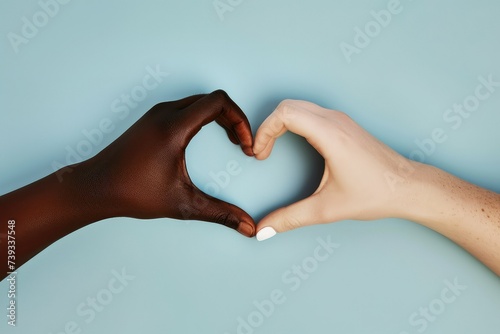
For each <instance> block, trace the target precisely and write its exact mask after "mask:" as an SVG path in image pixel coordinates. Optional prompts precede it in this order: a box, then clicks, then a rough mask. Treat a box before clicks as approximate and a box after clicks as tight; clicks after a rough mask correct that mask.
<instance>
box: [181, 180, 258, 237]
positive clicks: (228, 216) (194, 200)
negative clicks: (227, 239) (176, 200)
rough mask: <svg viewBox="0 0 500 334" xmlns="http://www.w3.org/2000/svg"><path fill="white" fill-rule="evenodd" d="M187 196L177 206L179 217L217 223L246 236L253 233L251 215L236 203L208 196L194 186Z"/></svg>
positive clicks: (253, 226)
mask: <svg viewBox="0 0 500 334" xmlns="http://www.w3.org/2000/svg"><path fill="white" fill-rule="evenodd" d="M188 198H189V199H188V200H187V201H183V203H182V205H180V206H179V211H180V216H179V217H178V218H179V219H183V220H188V219H190V220H202V221H207V222H212V223H217V224H221V225H224V226H227V227H229V228H232V229H234V230H237V231H238V232H240V233H241V234H243V235H244V236H247V237H253V236H254V235H255V223H254V221H253V219H252V217H250V215H249V214H248V213H246V212H245V211H243V210H242V209H240V208H239V207H237V206H236V205H233V204H230V203H227V202H224V201H221V200H220V199H217V198H214V197H212V196H209V195H207V194H205V193H204V192H202V191H201V190H199V189H198V188H196V187H194V186H193V187H192V188H191V189H190V190H189V192H188Z"/></svg>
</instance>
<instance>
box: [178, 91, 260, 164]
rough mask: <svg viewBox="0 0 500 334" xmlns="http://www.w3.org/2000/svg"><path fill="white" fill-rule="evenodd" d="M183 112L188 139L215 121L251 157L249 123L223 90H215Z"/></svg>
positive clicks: (251, 143) (251, 138)
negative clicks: (188, 124)
mask: <svg viewBox="0 0 500 334" xmlns="http://www.w3.org/2000/svg"><path fill="white" fill-rule="evenodd" d="M184 112H185V119H186V120H187V121H189V123H190V126H189V127H188V128H189V132H188V136H189V139H191V138H192V137H194V136H195V135H196V134H197V133H198V131H200V129H201V128H202V127H203V126H204V125H206V124H208V123H210V122H212V121H216V122H217V123H218V124H219V125H221V126H222V127H223V128H224V129H225V130H226V131H227V132H228V134H231V135H232V139H236V140H237V142H238V143H239V145H240V146H241V149H242V150H243V152H244V153H245V154H246V155H248V156H253V150H252V145H253V135H252V130H251V128H250V123H249V122H248V119H247V117H246V116H245V114H244V113H243V111H242V110H241V109H240V107H238V105H237V104H236V103H235V102H234V101H233V100H231V98H230V97H229V96H228V95H227V93H226V92H224V91H223V90H216V91H214V92H212V93H210V94H208V95H206V96H204V97H202V98H201V99H199V100H197V101H196V102H194V103H193V104H191V105H190V106H189V107H188V108H186V109H185V110H184ZM230 138H231V136H230ZM188 142H189V140H188Z"/></svg>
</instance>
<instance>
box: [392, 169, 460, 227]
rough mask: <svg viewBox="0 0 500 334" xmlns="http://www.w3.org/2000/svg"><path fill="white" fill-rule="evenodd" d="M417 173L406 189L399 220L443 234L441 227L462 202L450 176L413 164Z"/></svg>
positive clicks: (410, 178)
mask: <svg viewBox="0 0 500 334" xmlns="http://www.w3.org/2000/svg"><path fill="white" fill-rule="evenodd" d="M411 163H412V165H413V167H414V171H413V173H412V174H411V175H410V176H409V180H408V183H407V185H406V187H405V189H404V194H403V196H402V198H403V204H402V205H401V209H402V210H401V212H400V215H399V217H400V218H404V219H407V220H411V221H414V222H417V223H420V224H422V225H424V226H427V227H429V228H431V229H433V230H440V225H441V224H443V223H444V222H445V221H446V217H447V216H448V215H449V214H450V212H451V211H453V207H454V206H456V205H457V203H458V202H459V201H458V199H457V198H456V196H455V193H454V192H450V191H449V190H450V189H448V188H449V187H450V184H452V183H453V182H452V180H451V179H452V178H454V177H453V176H451V175H450V174H448V173H446V172H444V171H443V170H441V169H439V168H437V167H434V166H431V165H426V164H423V163H419V162H415V161H412V162H411Z"/></svg>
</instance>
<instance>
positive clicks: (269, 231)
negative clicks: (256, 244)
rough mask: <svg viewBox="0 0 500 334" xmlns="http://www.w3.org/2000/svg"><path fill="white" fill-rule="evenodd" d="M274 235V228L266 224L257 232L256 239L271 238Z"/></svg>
mask: <svg viewBox="0 0 500 334" xmlns="http://www.w3.org/2000/svg"><path fill="white" fill-rule="evenodd" d="M275 235H276V231H275V230H274V228H272V227H270V226H267V227H264V228H263V229H262V230H260V231H259V232H257V240H259V241H263V240H266V239H269V238H272V237H274V236H275Z"/></svg>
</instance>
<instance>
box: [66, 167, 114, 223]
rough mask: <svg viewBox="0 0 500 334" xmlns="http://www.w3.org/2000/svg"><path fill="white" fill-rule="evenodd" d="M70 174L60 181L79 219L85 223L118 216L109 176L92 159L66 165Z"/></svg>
mask: <svg viewBox="0 0 500 334" xmlns="http://www.w3.org/2000/svg"><path fill="white" fill-rule="evenodd" d="M67 168H70V170H71V174H68V176H67V177H66V178H65V180H64V181H62V184H63V187H64V193H65V198H66V199H67V200H68V202H70V203H68V205H70V206H72V207H73V208H74V211H75V212H76V216H77V217H78V218H79V220H82V221H85V222H86V224H90V223H93V222H95V221H98V220H102V219H106V218H111V217H115V216H118V215H119V213H118V210H116V206H115V205H113V198H114V197H113V196H112V194H111V190H110V189H111V188H110V187H109V185H107V183H108V182H109V178H108V177H107V176H106V175H105V173H104V169H103V168H101V167H100V166H99V165H98V164H97V163H96V162H95V161H94V160H93V159H89V160H86V161H83V162H81V163H79V164H75V165H71V166H68V167H67Z"/></svg>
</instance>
